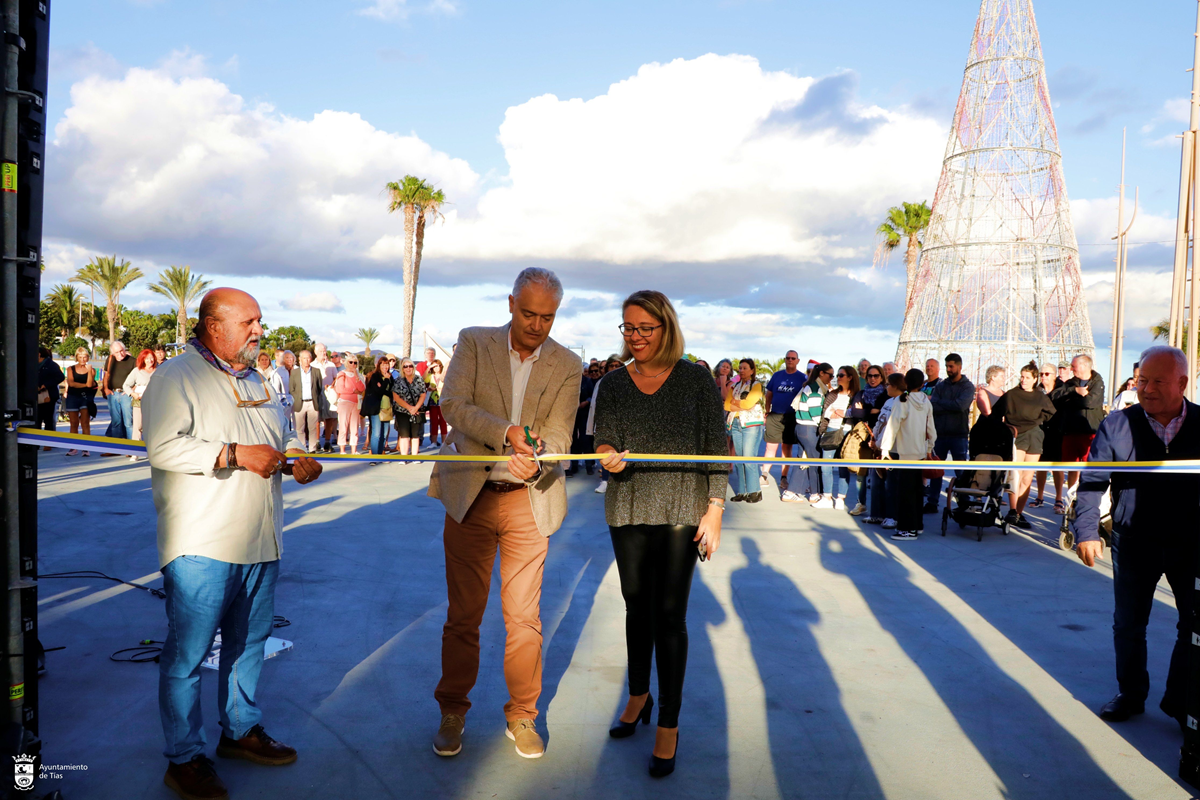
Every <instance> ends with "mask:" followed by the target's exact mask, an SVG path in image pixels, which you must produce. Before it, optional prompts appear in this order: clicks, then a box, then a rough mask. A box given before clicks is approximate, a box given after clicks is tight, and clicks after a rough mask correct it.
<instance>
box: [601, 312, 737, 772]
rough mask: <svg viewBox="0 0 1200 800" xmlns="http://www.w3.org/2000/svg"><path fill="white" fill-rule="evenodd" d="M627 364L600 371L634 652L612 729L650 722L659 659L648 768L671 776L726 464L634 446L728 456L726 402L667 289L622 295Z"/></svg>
mask: <svg viewBox="0 0 1200 800" xmlns="http://www.w3.org/2000/svg"><path fill="white" fill-rule="evenodd" d="M622 313H623V316H624V322H623V323H622V325H621V326H620V329H621V334H622V336H624V339H625V347H624V351H623V352H622V354H621V360H622V361H626V362H629V363H628V365H627V366H625V367H622V368H620V369H617V370H614V371H613V372H611V373H609V374H608V375H606V376H605V377H604V380H602V381H601V382H600V385H599V388H598V392H597V398H596V418H595V422H596V452H597V453H603V454H606V456H605V458H604V460H603V462H602V463H603V465H604V468H605V469H607V470H608V472H609V473H610V474H611V478H610V479H609V488H608V491H607V493H606V494H605V497H604V511H605V517H606V519H607V522H608V526H609V532H610V534H611V535H612V542H613V550H614V552H615V554H616V562H617V570H618V572H619V574H620V577H621V594H622V596H623V597H624V598H625V640H626V649H627V654H628V658H629V700H628V702H627V703H626V705H625V710H624V712H623V713H622V714H621V717H620V720H619V722H618V723H617V724H616V725H615V726H614V727H613V728H612V730H610V731H609V735H610V736H612V737H613V738H617V739H620V738H625V737H627V736H630V735H631V734H632V733H633V732H634V731H635V730H636V729H637V724H638V722H639V721H640V722H641V723H642V724H649V722H650V715H651V711H652V709H653V706H654V700H653V699H652V698H651V697H650V661H651V656H652V655H653V656H654V658H655V659H656V661H657V664H658V690H659V697H658V706H659V708H658V730H657V735H656V738H655V741H654V751H653V755H652V756H651V758H650V774H651V775H652V776H654V777H664V776H666V775H670V774H671V773H672V772H673V771H674V769H675V754H676V752H677V749H678V741H679V727H678V726H679V708H680V703H681V700H682V693H683V676H684V670H685V667H686V664H687V649H688V634H687V603H688V594H689V593H690V591H691V586H692V573H693V571H694V569H695V566H696V559H697V554H698V553H699V557H700V558H702V559H703V558H708V557H710V556H711V555H712V554H713V553H715V552H716V550H717V548H718V547H719V546H720V544H721V515H722V514H723V513H724V509H725V492H726V489H727V487H728V484H729V464H728V463H714V464H706V463H678V462H670V461H665V462H657V463H655V462H636V463H630V462H627V461H625V460H624V457H625V456H626V455H627V454H629V453H631V452H634V453H662V454H668V453H669V454H674V455H699V456H724V455H727V453H728V451H727V449H726V444H725V438H726V435H725V424H724V412H723V404H722V401H721V396H720V395H719V394H718V393H717V388H716V385H715V384H714V382H713V379H712V376H711V374H710V373H709V372H708V371H707V370H706V369H704V368H703V367H698V366H696V365H695V364H693V363H692V362H690V361H688V360H687V359H686V358H683V350H684V345H683V332H682V331H681V330H680V328H679V320H678V318H677V317H676V315H675V309H674V308H673V307H672V306H671V301H670V300H668V299H667V298H666V296H665V295H663V294H661V293H660V292H654V291H640V292H634V293H633V294H631V295H630V296H629V297H628V298H626V300H625V303H624V306H623V312H622Z"/></svg>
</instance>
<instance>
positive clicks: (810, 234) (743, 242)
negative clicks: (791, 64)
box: [371, 55, 945, 264]
mask: <svg viewBox="0 0 1200 800" xmlns="http://www.w3.org/2000/svg"><path fill="white" fill-rule="evenodd" d="M847 78H849V80H847ZM852 83H853V76H845V75H839V76H832V77H830V78H826V79H823V80H816V79H813V78H801V77H795V76H793V75H790V74H787V73H783V72H768V71H765V70H763V69H762V67H761V66H760V65H759V63H758V62H757V61H756V60H755V59H753V58H749V57H745V56H716V55H706V56H702V57H700V58H697V59H692V60H683V59H678V60H676V61H672V62H670V63H668V64H648V65H646V66H643V67H642V68H641V69H639V70H638V73H637V75H635V76H633V77H631V78H629V79H627V80H624V81H621V82H619V83H616V84H614V85H613V86H611V87H610V88H609V90H608V92H607V93H605V94H603V95H601V96H599V97H595V98H592V99H590V100H587V101H584V100H580V99H567V100H560V99H558V98H557V97H554V96H553V95H545V96H542V97H537V98H534V99H532V100H530V101H528V102H526V103H524V104H522V105H520V106H516V107H513V108H510V109H509V110H508V112H507V113H506V115H505V120H504V123H503V124H502V125H501V127H500V143H501V145H503V147H504V150H505V156H506V158H507V160H508V164H509V173H508V176H507V180H506V182H505V184H504V185H502V186H499V187H496V188H493V189H491V190H489V191H487V192H486V193H485V194H484V195H483V197H482V198H481V199H480V201H479V203H478V206H477V209H476V210H475V213H471V211H470V209H463V210H459V209H458V208H455V209H452V210H450V212H449V213H448V214H447V221H446V225H445V229H444V230H438V231H436V232H434V233H433V234H432V235H431V236H430V237H429V240H428V243H427V245H426V247H427V252H428V254H429V257H430V258H435V257H455V258H464V259H496V258H506V259H522V258H548V259H570V260H581V261H602V262H608V263H613V264H631V263H636V262H640V261H661V262H718V261H724V260H743V259H747V258H754V257H778V258H785V259H789V260H795V261H803V262H818V263H823V262H826V261H829V260H833V259H845V258H858V257H862V256H864V255H866V254H867V253H868V250H869V247H870V242H869V241H866V240H864V238H863V237H861V236H855V237H850V236H849V235H848V234H849V233H850V230H851V229H854V228H861V227H862V226H864V225H868V224H869V223H870V222H874V216H875V215H878V214H879V213H881V211H882V209H884V208H886V207H887V205H889V204H891V203H895V202H896V200H897V198H902V199H916V198H918V197H919V196H921V195H922V194H923V193H924V194H926V195H931V194H932V189H933V186H934V183H935V181H936V178H937V172H938V166H939V164H940V161H941V157H942V151H943V149H944V146H945V132H944V128H943V126H942V125H941V124H940V123H936V122H934V121H932V120H930V119H928V118H925V117H920V116H916V115H913V114H911V113H909V112H906V111H888V110H885V109H882V108H879V107H874V106H869V107H868V106H860V105H858V104H857V103H856V102H855V101H854V99H853V96H852V88H853V87H852ZM830 87H832V90H830ZM870 227H873V225H870ZM401 247H402V237H401V236H399V235H396V234H390V235H388V236H385V237H383V238H382V239H381V240H380V241H378V242H377V243H376V244H375V246H374V247H373V248H372V250H371V254H372V255H373V256H375V257H378V258H383V259H388V260H394V259H395V257H396V254H397V253H398V252H399V250H400V248H401Z"/></svg>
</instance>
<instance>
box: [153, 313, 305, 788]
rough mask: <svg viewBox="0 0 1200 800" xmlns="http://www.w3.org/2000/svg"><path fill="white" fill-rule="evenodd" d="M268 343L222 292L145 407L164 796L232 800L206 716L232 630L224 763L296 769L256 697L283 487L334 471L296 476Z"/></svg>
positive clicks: (221, 689)
mask: <svg viewBox="0 0 1200 800" xmlns="http://www.w3.org/2000/svg"><path fill="white" fill-rule="evenodd" d="M262 334H263V330H262V312H261V311H260V310H259V307H258V303H257V302H255V300H254V298H253V297H251V296H250V295H248V294H246V293H245V292H241V291H238V290H237V289H213V290H212V291H210V292H209V293H208V294H206V295H205V296H204V299H203V300H202V301H201V303H200V320H199V323H198V324H197V325H196V331H195V337H194V338H193V339H191V340H190V341H189V342H188V347H187V350H186V351H185V352H184V353H183V355H181V356H178V357H176V358H173V359H171V360H170V361H168V362H167V363H166V364H163V365H162V367H160V369H159V370H158V371H156V372H155V379H154V381H152V382H151V384H150V385H149V386H147V388H146V393H145V394H144V395H143V396H142V424H143V430H144V433H145V439H146V450H147V454H148V455H149V459H150V479H151V485H152V487H153V490H154V506H155V508H156V509H157V511H158V557H159V564H160V566H161V569H162V573H163V588H164V589H165V590H166V594H167V638H166V641H165V642H164V644H163V649H162V656H161V661H160V663H159V686H158V701H159V713H160V715H161V717H162V724H163V733H164V735H165V737H166V743H167V746H166V749H165V751H164V755H166V757H167V759H168V761H169V762H170V763H169V764H168V766H167V774H166V776H165V777H164V779H163V782H164V783H166V785H167V786H169V787H170V788H171V789H173V790H174V791H175V792H177V793H178V794H179V795H180V796H181V797H184V798H206V799H211V800H220V799H221V798H227V797H228V793H227V791H226V789H225V786H224V784H223V783H222V782H221V779H220V778H219V777H217V774H216V771H215V769H214V768H213V762H212V761H210V760H209V759H208V758H207V756H206V755H205V753H204V748H205V736H204V727H203V721H202V719H201V713H200V664H201V663H202V662H203V661H204V659H205V658H207V657H208V654H209V649H210V647H211V646H212V642H213V637H214V635H215V634H216V632H217V630H218V628H219V629H220V631H221V656H220V668H219V670H218V676H219V681H220V682H219V686H218V689H217V698H218V703H219V705H220V720H221V730H222V735H221V740H220V743H219V744H218V746H217V755H219V756H222V757H224V758H241V759H245V760H248V761H251V762H253V763H256V764H265V765H272V766H277V765H282V764H290V763H292V762H293V761H295V760H296V751H295V750H294V749H292V748H291V747H288V746H287V745H284V744H282V743H280V742H277V741H276V740H274V739H272V738H271V737H270V736H269V735H267V733H266V731H264V730H263V727H262V725H261V724H259V723H260V720H261V719H262V712H261V711H260V710H259V708H258V706H257V705H256V703H255V700H254V697H255V690H256V689H257V686H258V678H259V675H260V673H261V671H262V662H263V654H264V647H265V645H266V641H267V638H268V637H269V635H270V632H271V625H272V622H273V618H274V613H275V582H276V579H277V578H278V575H279V559H280V556H281V555H282V553H283V545H282V531H283V488H282V480H283V479H282V475H281V473H284V472H290V473H291V475H292V476H293V477H294V478H295V479H296V482H297V483H308V482H310V481H313V480H315V479H316V478H317V477H318V476H319V475H320V474H321V466H320V465H319V464H318V463H317V462H316V461H314V460H312V459H310V458H297V459H296V460H295V461H294V462H293V463H292V464H291V465H289V464H288V463H287V461H288V459H287V456H288V455H293V454H295V455H298V456H302V455H304V451H303V450H302V449H301V447H300V442H299V440H298V439H297V437H296V434H295V432H294V431H291V430H290V429H289V428H288V426H287V424H286V421H285V416H286V413H287V410H286V409H285V407H284V405H283V403H282V397H281V396H280V393H279V392H278V391H272V390H271V389H270V388H269V387H268V385H267V381H265V380H263V378H262V376H261V375H260V374H259V373H258V372H257V371H255V369H254V367H253V366H252V365H253V364H254V362H255V360H256V358H257V356H258V346H259V340H260V339H261V337H262ZM285 452H286V455H285ZM235 665H236V669H235V668H234V667H235Z"/></svg>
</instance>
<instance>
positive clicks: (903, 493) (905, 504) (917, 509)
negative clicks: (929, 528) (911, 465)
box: [892, 453, 925, 531]
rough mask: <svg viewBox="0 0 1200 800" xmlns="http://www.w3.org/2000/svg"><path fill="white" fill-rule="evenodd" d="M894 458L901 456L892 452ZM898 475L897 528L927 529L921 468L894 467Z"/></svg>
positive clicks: (907, 529) (908, 529)
mask: <svg viewBox="0 0 1200 800" xmlns="http://www.w3.org/2000/svg"><path fill="white" fill-rule="evenodd" d="M892 458H899V456H898V455H897V454H895V453H892ZM892 472H893V473H894V474H895V475H896V478H895V481H896V530H901V531H921V530H924V529H925V522H924V517H923V516H922V514H921V505H922V500H923V499H924V496H923V493H922V491H921V490H922V488H923V487H922V486H921V470H919V469H893V470H892Z"/></svg>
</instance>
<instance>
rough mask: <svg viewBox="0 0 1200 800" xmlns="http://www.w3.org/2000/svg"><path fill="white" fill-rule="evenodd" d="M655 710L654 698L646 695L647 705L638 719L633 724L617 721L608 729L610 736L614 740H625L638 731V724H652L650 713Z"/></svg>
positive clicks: (643, 707)
mask: <svg viewBox="0 0 1200 800" xmlns="http://www.w3.org/2000/svg"><path fill="white" fill-rule="evenodd" d="M653 709H654V697H653V696H652V695H646V703H645V705H643V706H642V713H640V714H638V718H637V719H635V720H634V721H633V722H621V720H619V719H618V720H617V724H616V725H614V726H612V727H611V728H609V729H608V735H609V736H611V737H612V738H614V739H625V738H628V737H630V736H633V734H634V733H635V732H636V731H637V726H638V723H639V722H640V723H642V724H643V725H649V724H650V712H651V711H652V710H653Z"/></svg>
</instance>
